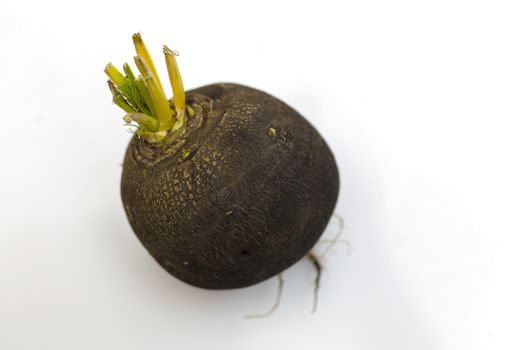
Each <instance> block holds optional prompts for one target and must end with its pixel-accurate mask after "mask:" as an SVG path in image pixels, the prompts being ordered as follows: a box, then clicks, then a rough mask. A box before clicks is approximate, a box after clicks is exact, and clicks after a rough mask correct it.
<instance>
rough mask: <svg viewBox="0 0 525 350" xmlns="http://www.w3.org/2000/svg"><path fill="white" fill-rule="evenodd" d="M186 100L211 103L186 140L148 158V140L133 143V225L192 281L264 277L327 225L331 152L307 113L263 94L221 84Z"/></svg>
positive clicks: (226, 283) (334, 179)
mask: <svg viewBox="0 0 525 350" xmlns="http://www.w3.org/2000/svg"><path fill="white" fill-rule="evenodd" d="M187 96H188V99H192V98H193V99H199V98H201V99H206V100H210V99H211V101H212V102H211V104H210V105H211V108H210V109H209V110H206V118H205V120H204V123H203V125H202V126H201V127H200V128H199V130H198V131H196V132H193V133H190V134H189V136H187V138H186V140H185V141H184V144H183V146H181V147H179V148H176V149H175V150H173V149H172V150H171V151H170V152H169V153H168V152H167V151H166V152H164V154H163V155H162V156H160V157H157V156H155V157H153V158H152V159H146V160H145V159H144V158H143V157H142V153H141V149H142V148H141V147H142V146H144V144H141V143H144V142H145V141H144V140H140V139H138V138H137V137H134V138H133V139H132V140H131V142H130V144H129V146H128V149H127V151H126V156H125V159H124V166H123V173H122V182H121V194H122V200H123V203H124V207H125V209H126V214H127V216H128V219H129V222H130V224H131V226H132V228H133V230H134V232H135V234H136V235H137V237H138V238H139V240H140V241H141V242H142V244H143V245H144V246H145V247H146V249H147V250H148V251H149V253H150V254H151V255H152V256H153V257H154V258H155V260H157V262H158V263H159V264H160V265H161V266H162V267H163V268H164V269H165V270H166V271H168V272H169V273H170V274H172V275H173V276H175V277H177V278H179V279H181V280H182V281H184V282H186V283H189V284H191V285H194V286H197V287H202V288H208V289H230V288H240V287H246V286H250V285H252V284H255V283H258V282H261V281H263V280H265V279H267V278H269V277H272V276H274V275H276V274H278V273H279V272H281V271H283V270H284V269H286V268H288V267H289V266H290V265H292V264H293V263H295V262H296V261H298V260H299V259H301V258H302V257H303V256H305V255H306V254H307V253H308V252H309V251H310V250H311V249H312V247H313V245H314V244H315V242H316V241H317V240H318V239H319V237H320V235H321V234H322V233H323V231H324V229H325V228H326V225H327V223H328V221H329V219H330V217H331V215H332V212H333V210H334V207H335V204H336V201H337V196H338V191H339V175H338V171H337V166H336V163H335V160H334V157H333V155H332V153H331V151H330V149H329V148H328V146H327V145H326V143H325V142H324V140H323V139H322V137H321V136H320V135H319V133H318V132H317V131H316V130H315V129H314V128H313V127H312V126H311V125H310V124H309V123H308V122H307V121H306V120H305V119H304V118H303V117H302V116H301V115H299V114H298V113H297V112H296V111H294V110H293V109H292V108H290V107H289V106H288V105H286V104H285V103H284V102H282V101H280V100H278V99H276V98H274V97H272V96H270V95H268V94H266V93H264V92H262V91H258V90H255V89H252V88H248V87H245V86H241V85H236V84H214V85H208V86H204V87H201V88H198V89H195V90H192V91H189V92H187ZM182 149H184V150H185V152H182ZM188 151H189V156H188ZM184 153H185V154H186V158H184V155H183V154H184Z"/></svg>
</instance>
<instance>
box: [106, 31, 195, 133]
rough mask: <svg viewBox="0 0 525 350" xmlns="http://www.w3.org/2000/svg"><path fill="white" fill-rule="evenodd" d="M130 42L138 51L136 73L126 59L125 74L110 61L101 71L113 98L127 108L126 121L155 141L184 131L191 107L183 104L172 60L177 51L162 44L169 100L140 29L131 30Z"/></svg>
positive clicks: (118, 104) (174, 64) (183, 99)
mask: <svg viewBox="0 0 525 350" xmlns="http://www.w3.org/2000/svg"><path fill="white" fill-rule="evenodd" d="M133 44H134V45H135V50H136V52H137V55H136V56H135V57H134V61H135V65H136V66H137V68H138V70H139V72H140V75H138V76H137V77H135V75H134V74H133V71H132V70H131V67H130V66H129V65H128V64H127V63H125V64H124V67H123V70H124V74H122V73H121V72H120V71H119V70H118V69H117V68H116V67H115V66H113V64H111V63H109V64H108V65H107V66H106V68H105V69H104V72H105V73H106V74H107V75H108V77H109V80H108V85H109V89H110V91H111V94H112V95H113V102H114V103H115V104H116V105H117V106H119V107H120V108H122V109H123V110H124V111H125V112H126V115H125V116H124V121H125V122H126V124H128V125H133V126H135V127H136V130H135V133H136V134H137V135H138V136H139V137H144V139H146V141H148V142H150V143H158V142H161V141H162V140H164V139H165V138H166V136H168V134H170V133H176V134H180V133H182V132H184V130H185V126H186V119H187V114H189V115H192V114H193V113H192V112H193V111H192V110H191V107H189V106H188V107H186V106H185V94H184V87H183V85H182V79H181V76H180V73H179V69H178V67H177V62H176V60H175V56H176V55H177V53H176V52H175V51H172V50H170V49H169V48H168V47H167V46H164V50H163V51H164V57H165V60H166V67H167V69H168V75H169V79H170V85H171V89H172V91H173V97H172V99H171V100H170V101H168V99H167V98H166V95H165V93H164V89H163V88H162V84H161V82H160V79H159V76H158V73H157V69H156V68H155V65H154V64H153V61H152V59H151V56H150V54H149V52H148V50H147V48H146V45H145V44H144V42H143V41H142V38H141V36H140V33H136V34H133ZM186 109H188V111H187V112H188V113H186Z"/></svg>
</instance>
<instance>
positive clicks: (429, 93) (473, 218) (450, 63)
mask: <svg viewBox="0 0 525 350" xmlns="http://www.w3.org/2000/svg"><path fill="white" fill-rule="evenodd" d="M524 18H525V8H524V5H523V2H522V1H501V0H499V1H496V0H494V1H465V0H462V1H461V0H460V1H457V0H454V1H447V0H445V1H415V0H414V1H407V0H403V1H341V2H337V1H329V0H326V1H322V2H309V1H297V2H285V1H268V0H266V1H261V2H249V1H238V2H235V1H226V0H223V1H211V0H210V1H169V2H163V3H160V2H159V3H156V2H151V1H144V2H143V3H139V2H136V1H107V2H105V3H103V4H102V3H95V2H89V1H84V2H75V1H68V2H58V1H56V0H48V1H38V2H37V1H34V2H23V1H16V2H15V1H8V0H1V2H0V74H1V75H0V102H1V119H0V121H1V124H0V125H1V129H0V130H1V131H2V132H1V137H0V349H6V350H10V349H126V350H132V349H156V350H161V349H301V350H307V349H378V350H379V349H403V350H407V349H426V350H429V349H462V350H464V349H476V350H479V349H524V348H525V341H524V339H523V333H522V332H523V327H524V324H525V320H524V314H525V298H524V295H525V283H524V278H523V276H524V273H523V267H524V266H525V254H524V245H525V238H524V237H525V224H524V212H525V201H524V198H525V185H524V179H525V162H524V150H525V139H524V134H525V128H524V122H523V120H524V117H525V107H524V106H525V99H524V97H525V48H524V43H525V21H524ZM138 30H140V31H141V32H142V34H143V37H144V39H145V40H146V42H147V44H148V46H149V48H150V51H151V52H152V53H153V56H154V59H155V60H156V61H157V62H159V63H158V64H159V65H160V67H162V61H163V57H162V54H161V45H162V44H168V45H169V46H171V47H172V48H175V49H177V50H178V51H179V52H180V53H181V55H180V56H179V60H178V61H179V65H180V69H181V72H182V74H183V78H184V82H185V86H186V87H187V88H192V87H197V86H199V85H204V84H207V83H212V82H217V81H233V82H238V83H244V84H247V85H251V86H254V87H257V88H260V89H263V90H265V91H268V92H270V93H272V94H274V95H276V96H278V97H280V98H282V99H283V100H285V101H287V102H288V103H289V104H290V105H292V106H293V107H295V108H296V109H297V110H298V111H300V112H301V113H302V114H303V115H305V116H306V117H307V118H308V119H309V120H310V121H311V122H312V123H313V124H314V125H315V126H316V127H317V128H318V130H319V131H320V132H321V134H322V135H324V137H325V138H326V140H327V141H328V143H329V144H330V146H331V148H332V150H333V151H334V154H335V155H336V158H337V161H338V164H339V167H340V174H341V185H342V187H341V192H340V198H339V202H338V206H337V209H336V211H337V213H339V215H341V216H342V217H343V218H344V220H345V225H346V228H345V230H344V232H343V235H342V239H343V241H348V242H350V244H351V246H352V249H351V251H350V253H349V254H348V247H347V246H346V245H345V244H344V243H342V244H337V245H336V249H335V251H334V253H333V254H331V255H328V256H327V257H326V258H325V259H324V260H323V264H324V266H325V274H324V276H323V279H322V287H321V291H320V295H319V308H318V311H317V312H316V313H315V314H313V315H312V314H310V308H311V305H312V288H313V279H314V271H313V268H312V266H311V265H310V264H308V262H306V261H302V262H299V263H298V264H296V265H295V266H293V267H292V268H290V269H289V270H287V271H286V272H285V273H284V279H285V289H284V294H283V299H282V303H281V306H280V308H279V309H278V310H277V311H276V312H275V313H274V314H273V315H272V316H270V317H268V318H265V319H262V320H246V319H244V316H245V315H247V314H252V313H258V312H264V311H265V310H267V309H268V308H269V307H270V306H271V305H272V303H273V301H274V298H275V292H276V279H272V280H269V281H266V282H264V283H262V284H259V285H256V286H253V287H250V288H246V289H241V290H234V291H219V292H217V291H206V290H200V289H196V288H193V287H190V286H187V285H185V284H183V283H182V282H179V281H178V280H176V279H174V278H172V277H170V276H169V275H168V274H167V273H165V272H164V271H163V270H162V269H161V268H160V267H159V266H157V264H156V263H155V262H154V261H153V259H151V258H150V257H149V256H148V254H147V253H146V251H145V249H144V248H143V247H142V246H141V245H140V244H139V242H138V241H137V239H136V238H135V236H134V234H133V232H132V231H131V229H130V227H129V225H128V223H127V220H126V217H125V214H124V211H123V210H122V206H121V203H120V194H119V181H120V171H121V168H120V165H119V164H120V163H121V161H122V158H123V154H124V150H125V147H126V144H127V142H128V140H129V138H130V135H129V134H128V133H126V131H125V128H124V127H123V122H122V120H121V117H122V112H121V111H120V110H119V109H118V108H117V107H115V106H113V105H112V104H111V97H110V94H109V92H108V90H107V86H106V77H105V76H104V74H103V72H102V71H103V68H104V66H105V64H106V63H107V62H109V61H112V62H113V63H115V64H116V65H118V66H120V65H121V64H122V63H123V62H125V61H127V62H130V63H131V62H132V56H133V46H132V43H131V34H132V33H133V32H135V31H138ZM162 71H163V73H162V74H163V77H164V79H165V82H167V79H166V78H167V75H166V74H165V71H164V70H163V69H162ZM166 85H167V83H166ZM336 232H337V225H336V224H335V221H334V222H331V224H330V226H329V228H328V230H327V232H326V236H325V237H330V236H333V235H334V234H335V233H336ZM318 249H319V247H318Z"/></svg>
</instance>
